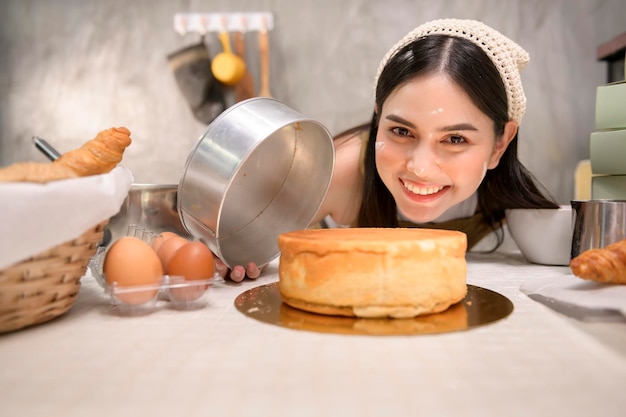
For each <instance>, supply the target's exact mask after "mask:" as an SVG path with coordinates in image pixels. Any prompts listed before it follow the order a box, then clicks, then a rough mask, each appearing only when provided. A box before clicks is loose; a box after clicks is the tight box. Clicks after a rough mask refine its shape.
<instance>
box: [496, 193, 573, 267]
mask: <svg viewBox="0 0 626 417" xmlns="http://www.w3.org/2000/svg"><path fill="white" fill-rule="evenodd" d="M506 219H507V226H508V228H509V232H510V233H511V237H512V238H513V240H515V243H516V244H517V247H518V248H519V249H520V251H521V252H522V254H523V255H524V257H525V258H526V259H527V260H528V261H529V262H532V263H536V264H543V265H569V261H570V257H571V250H572V235H573V232H574V213H573V210H572V207H571V205H562V206H560V208H559V209H510V210H506Z"/></svg>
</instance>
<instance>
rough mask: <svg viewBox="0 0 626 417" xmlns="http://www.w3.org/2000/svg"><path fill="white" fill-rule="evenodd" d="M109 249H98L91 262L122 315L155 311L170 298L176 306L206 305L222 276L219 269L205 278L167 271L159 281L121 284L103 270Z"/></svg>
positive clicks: (113, 304)
mask: <svg viewBox="0 0 626 417" xmlns="http://www.w3.org/2000/svg"><path fill="white" fill-rule="evenodd" d="M131 228H132V230H133V231H134V232H135V231H136V227H135V226H130V227H129V236H131V234H130V231H131ZM137 230H139V229H137ZM138 233H142V232H141V230H139V231H136V233H135V234H134V236H137V237H139V236H138ZM153 235H155V234H153V233H151V232H149V231H146V232H144V239H145V236H153ZM148 243H149V242H148ZM106 251H107V249H106V248H104V247H99V248H98V249H97V251H96V254H95V255H94V256H93V257H92V258H91V260H90V262H89V269H90V270H91V274H92V275H93V277H94V278H95V279H96V281H97V282H98V284H99V285H100V286H101V287H102V288H104V290H105V292H106V293H107V294H108V295H109V297H110V299H111V304H112V306H113V307H115V308H116V310H117V311H118V312H119V313H120V314H122V315H128V316H136V315H144V314H149V313H152V312H154V311H156V310H158V309H159V308H161V307H162V306H163V303H159V301H165V302H167V303H166V304H165V306H167V307H169V308H173V309H176V310H196V309H199V308H203V307H206V305H207V304H208V295H207V294H208V293H209V289H210V288H211V286H212V284H213V282H214V281H215V279H216V278H219V275H218V274H217V273H216V274H215V275H214V276H213V277H211V278H209V279H204V280H186V279H185V277H182V276H171V275H163V276H162V277H161V280H160V282H159V283H158V284H154V285H136V286H123V287H121V286H117V285H115V283H113V284H110V283H108V282H107V280H106V277H105V274H104V273H103V272H102V266H103V263H104V257H105V255H106Z"/></svg>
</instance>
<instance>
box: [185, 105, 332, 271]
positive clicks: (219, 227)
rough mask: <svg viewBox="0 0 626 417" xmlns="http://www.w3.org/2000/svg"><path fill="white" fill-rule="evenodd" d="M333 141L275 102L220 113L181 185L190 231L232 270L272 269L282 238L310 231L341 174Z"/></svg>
mask: <svg viewBox="0 0 626 417" xmlns="http://www.w3.org/2000/svg"><path fill="white" fill-rule="evenodd" d="M334 161H335V153H334V147H333V141H332V136H331V135H330V133H329V132H328V130H327V129H326V128H325V127H324V126H323V125H321V124H320V123H319V122H317V121H315V120H312V119H309V118H307V117H304V116H303V115H301V114H299V113H298V112H296V111H295V110H293V109H291V108H289V107H288V106H286V105H284V104H282V103H280V102H278V101H276V100H274V99H270V98H252V99H249V100H245V101H242V102H240V103H237V104H235V105H234V106H232V107H230V108H228V109H227V110H226V111H224V112H223V113H222V114H220V115H219V116H218V117H217V118H216V119H215V120H214V121H213V122H212V123H211V124H210V125H209V126H208V127H207V129H206V130H205V132H204V133H203V134H202V135H201V137H200V138H199V139H198V141H197V143H196V145H195V146H194V148H193V149H192V151H191V153H190V154H189V157H188V159H187V162H186V165H185V168H184V171H183V175H182V177H181V180H180V182H179V185H178V212H179V214H180V218H181V221H182V223H183V225H184V227H185V229H186V230H187V231H188V232H189V233H190V234H191V235H193V236H194V237H196V238H198V239H199V240H201V241H203V242H205V243H206V244H207V246H209V248H211V250H212V251H213V252H214V253H215V254H216V255H217V256H218V257H219V258H220V259H221V260H222V261H224V263H226V265H228V266H229V267H232V266H235V265H246V264H247V263H248V262H250V261H252V262H255V263H257V264H258V265H264V264H266V263H267V262H269V261H271V260H272V259H274V258H276V257H277V256H278V255H279V249H278V235H279V234H281V233H283V232H287V231H292V230H298V229H304V228H306V227H307V226H308V225H309V224H310V222H311V221H312V219H313V216H314V215H315V213H316V212H317V210H318V209H319V207H320V205H321V203H322V200H323V199H324V196H325V195H326V192H327V190H328V186H329V184H330V179H331V176H332V173H333V168H334Z"/></svg>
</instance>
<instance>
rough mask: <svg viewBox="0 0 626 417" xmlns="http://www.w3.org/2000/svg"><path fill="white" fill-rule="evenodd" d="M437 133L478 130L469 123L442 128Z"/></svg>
mask: <svg viewBox="0 0 626 417" xmlns="http://www.w3.org/2000/svg"><path fill="white" fill-rule="evenodd" d="M437 130H438V131H439V132H450V131H453V130H475V131H478V129H477V128H476V127H475V126H474V125H472V124H471V123H458V124H456V125H450V126H442V127H440V128H438V129H437Z"/></svg>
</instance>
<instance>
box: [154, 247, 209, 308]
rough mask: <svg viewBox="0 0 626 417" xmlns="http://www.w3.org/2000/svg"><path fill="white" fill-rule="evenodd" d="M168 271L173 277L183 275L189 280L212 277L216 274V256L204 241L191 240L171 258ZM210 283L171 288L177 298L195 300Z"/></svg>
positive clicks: (171, 292) (172, 293)
mask: <svg viewBox="0 0 626 417" xmlns="http://www.w3.org/2000/svg"><path fill="white" fill-rule="evenodd" d="M166 273H167V274H168V275H170V276H172V277H183V278H184V279H185V280H187V281H197V280H205V279H209V278H212V277H213V275H214V274H215V258H214V257H213V253H212V252H211V250H210V249H209V248H208V247H207V246H206V245H205V244H204V243H202V242H189V243H187V244H185V245H184V246H182V247H181V248H180V249H178V250H177V251H176V253H175V254H174V256H172V258H171V259H170V261H169V263H168V265H167V269H166ZM207 288H208V284H203V285H191V286H188V287H179V288H176V287H173V288H170V294H171V295H172V296H173V297H174V298H176V299H177V300H185V301H193V300H196V299H198V298H200V297H201V296H202V294H204V292H205V291H206V289H207Z"/></svg>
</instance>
